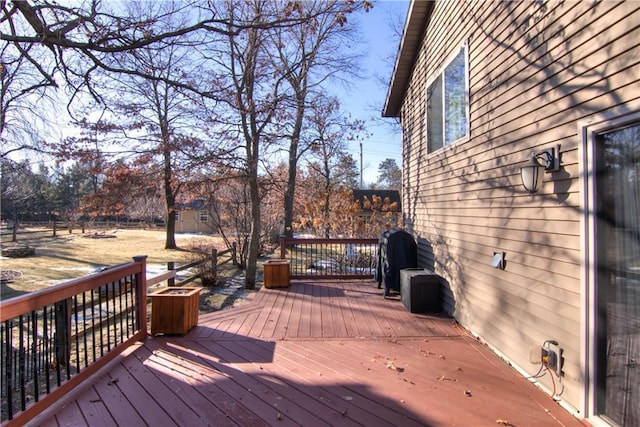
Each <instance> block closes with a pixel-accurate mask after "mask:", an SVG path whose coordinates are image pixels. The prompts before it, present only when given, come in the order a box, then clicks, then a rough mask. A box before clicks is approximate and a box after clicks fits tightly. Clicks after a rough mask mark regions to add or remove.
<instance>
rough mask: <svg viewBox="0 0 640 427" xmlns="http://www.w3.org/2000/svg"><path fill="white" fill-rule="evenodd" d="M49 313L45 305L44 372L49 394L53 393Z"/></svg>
mask: <svg viewBox="0 0 640 427" xmlns="http://www.w3.org/2000/svg"><path fill="white" fill-rule="evenodd" d="M49 324H50V322H49V313H48V310H47V306H46V305H45V306H44V307H42V332H43V334H44V337H43V340H44V349H43V351H44V353H45V360H44V362H45V363H44V372H45V374H44V375H45V388H46V390H47V394H48V393H51V380H50V376H49V367H50V366H51V340H50V339H49V337H50V336H51V334H49Z"/></svg>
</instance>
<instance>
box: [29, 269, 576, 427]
mask: <svg viewBox="0 0 640 427" xmlns="http://www.w3.org/2000/svg"><path fill="white" fill-rule="evenodd" d="M497 420H503V421H506V422H508V423H510V424H511V425H518V426H524V425H557V426H581V425H582V424H581V423H580V421H579V420H577V419H576V418H574V417H573V416H572V415H571V414H569V413H568V412H566V411H565V410H564V409H562V408H561V407H560V406H559V405H558V404H557V403H556V402H554V401H553V400H552V399H551V398H550V397H549V396H548V395H546V394H545V393H543V392H542V391H541V390H540V389H538V388H537V387H535V386H534V385H533V384H531V383H530V382H529V381H527V380H526V379H525V378H523V377H522V376H521V375H519V374H518V373H516V372H515V371H514V370H513V369H512V368H510V367H509V366H508V365H507V364H505V363H504V362H503V361H502V360H501V359H500V358H498V356H496V355H495V354H493V353H492V352H491V351H490V350H489V349H488V348H487V347H486V346H484V345H482V344H481V343H479V342H478V341H477V340H476V339H475V338H473V337H472V336H470V335H469V334H468V333H467V332H466V331H465V330H464V329H463V328H461V327H459V326H458V325H457V324H456V322H455V321H453V320H452V319H451V318H449V317H446V316H438V315H426V314H413V313H409V312H408V311H407V310H406V309H404V307H403V305H402V303H401V302H400V301H399V299H398V298H390V299H384V298H382V295H381V291H380V290H379V289H377V285H376V284H375V283H373V282H367V281H335V282H309V281H306V282H304V281H293V282H292V284H291V286H290V287H288V288H281V289H266V288H262V289H260V290H259V291H258V292H255V293H253V294H252V295H251V297H249V298H248V299H247V300H245V301H244V302H242V303H240V304H238V305H236V306H235V307H232V308H229V309H225V310H221V311H218V312H214V313H207V314H202V315H201V316H200V318H199V322H198V326H197V327H195V328H194V329H192V331H191V332H190V333H188V334H187V335H185V336H157V337H149V338H147V339H146V340H145V341H144V342H142V343H139V344H136V345H135V346H134V347H133V348H132V349H131V350H130V351H129V352H127V354H124V355H123V356H122V357H118V358H116V359H114V361H113V362H111V363H109V364H108V365H107V366H106V367H105V368H104V369H102V370H100V371H99V372H98V373H97V374H96V375H94V376H93V377H91V378H90V379H89V380H87V381H86V382H85V383H83V384H82V385H81V387H79V388H78V389H77V390H76V391H74V392H73V393H71V394H69V395H68V396H66V397H65V398H64V399H61V400H60V401H59V402H58V403H57V404H55V405H53V406H52V407H50V408H49V409H48V410H47V411H45V412H44V413H42V414H41V415H40V416H38V417H37V418H36V419H35V420H34V423H33V424H34V425H43V426H49V425H51V426H61V425H70V424H76V425H91V426H112V425H122V426H124V425H126V426H138V425H141V426H142V425H163V426H164V425H189V426H191V425H193V426H197V425H210V426H232V425H233V426H300V425H309V426H310V425H313V426H323V425H327V426H331V425H336V426H356V425H360V426H362V425H366V426H368V427H376V426H392V425H397V426H403V427H404V426H450V425H474V426H476V425H477V426H483V425H486V426H490V425H496V422H497Z"/></svg>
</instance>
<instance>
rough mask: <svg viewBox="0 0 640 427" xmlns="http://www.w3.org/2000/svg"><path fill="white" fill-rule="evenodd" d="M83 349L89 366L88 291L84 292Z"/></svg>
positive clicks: (85, 361)
mask: <svg viewBox="0 0 640 427" xmlns="http://www.w3.org/2000/svg"><path fill="white" fill-rule="evenodd" d="M82 349H83V353H84V367H85V368H87V367H88V366H89V357H88V355H87V350H88V348H87V293H86V292H83V293H82Z"/></svg>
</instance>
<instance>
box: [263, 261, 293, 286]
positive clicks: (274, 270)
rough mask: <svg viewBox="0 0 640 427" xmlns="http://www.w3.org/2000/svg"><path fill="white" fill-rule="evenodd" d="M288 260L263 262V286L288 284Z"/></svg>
mask: <svg viewBox="0 0 640 427" xmlns="http://www.w3.org/2000/svg"><path fill="white" fill-rule="evenodd" d="M289 268H290V261H288V260H285V259H282V260H270V261H267V262H265V263H264V287H265V288H286V287H288V286H289V281H290V279H289V277H290V273H289Z"/></svg>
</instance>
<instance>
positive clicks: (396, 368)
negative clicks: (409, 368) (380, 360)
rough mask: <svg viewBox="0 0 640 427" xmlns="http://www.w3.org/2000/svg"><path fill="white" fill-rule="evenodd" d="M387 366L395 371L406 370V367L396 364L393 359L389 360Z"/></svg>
mask: <svg viewBox="0 0 640 427" xmlns="http://www.w3.org/2000/svg"><path fill="white" fill-rule="evenodd" d="M387 368H388V369H391V370H393V371H397V372H404V368H401V367H399V366H396V364H395V363H393V361H388V362H387Z"/></svg>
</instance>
